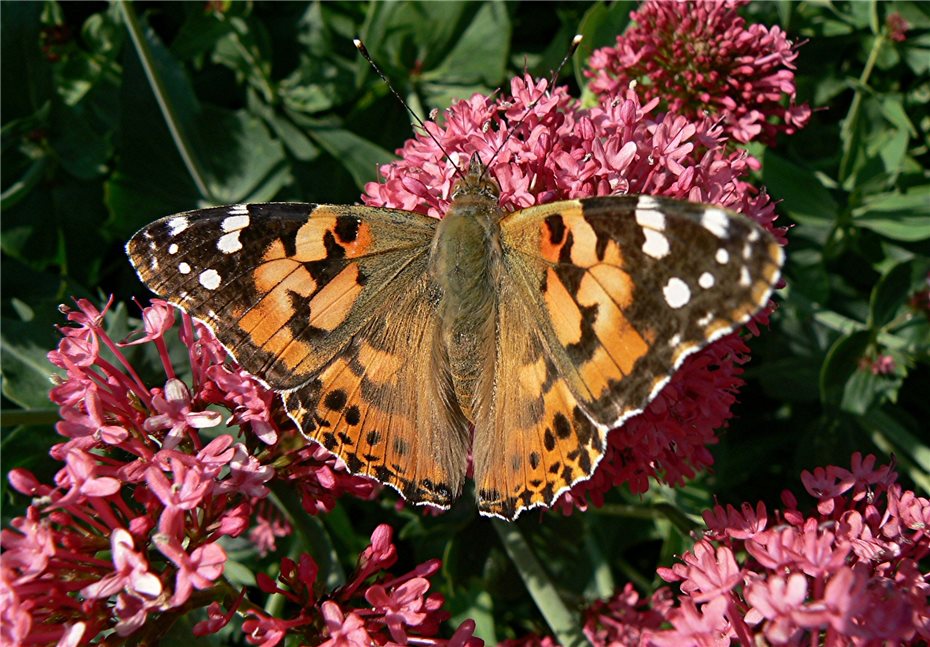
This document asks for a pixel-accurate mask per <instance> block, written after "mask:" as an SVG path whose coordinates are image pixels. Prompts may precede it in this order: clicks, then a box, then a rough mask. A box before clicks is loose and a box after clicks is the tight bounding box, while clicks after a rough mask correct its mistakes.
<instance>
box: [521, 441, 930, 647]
mask: <svg viewBox="0 0 930 647" xmlns="http://www.w3.org/2000/svg"><path fill="white" fill-rule="evenodd" d="M816 472H817V477H816V478H815V477H814V475H813V474H811V473H810V472H807V471H805V472H803V473H802V482H803V483H804V485H805V488H806V489H807V492H808V493H809V494H810V495H812V496H813V498H814V499H815V500H816V501H817V503H818V506H817V507H816V509H815V512H814V513H812V514H810V515H805V514H804V513H802V512H801V511H800V510H798V509H797V501H796V499H795V497H794V496H793V495H792V494H791V493H790V492H787V491H786V492H784V493H783V494H782V499H783V501H784V502H785V506H786V507H785V508H784V509H782V510H780V511H776V512H774V513H771V514H770V513H767V512H766V510H765V506H764V505H763V504H762V503H761V502H758V503H757V504H756V505H755V506H753V505H751V504H750V503H743V504H742V505H741V506H740V509H739V510H737V509H736V508H735V507H733V506H727V507H726V508H724V507H723V506H721V505H717V506H715V507H714V508H713V509H712V510H707V511H705V512H704V519H705V520H706V521H707V529H706V531H705V532H704V535H703V537H702V538H700V539H698V540H697V541H696V542H695V544H694V547H693V548H692V549H691V550H689V551H687V552H685V553H684V555H682V558H681V559H682V563H680V564H676V565H674V566H672V567H671V568H660V569H658V573H659V575H660V576H661V577H662V578H663V579H665V580H666V581H668V582H677V583H679V587H680V593H679V594H677V595H676V594H674V593H673V592H672V590H671V589H670V588H668V587H662V588H660V589H658V590H657V591H656V592H655V593H653V594H652V597H651V599H649V600H645V599H641V598H640V596H639V594H637V592H636V591H635V590H634V589H633V587H632V585H630V584H627V585H626V586H625V587H624V588H623V589H621V590H619V591H617V593H616V594H615V595H614V596H613V597H612V598H610V599H609V600H604V601H598V602H595V603H594V604H593V605H591V606H590V607H589V608H588V609H587V610H586V611H585V613H584V618H585V624H584V632H585V636H586V637H587V638H588V640H589V641H590V642H591V644H592V645H596V646H597V647H602V646H603V647H607V646H613V645H641V646H642V647H677V646H678V645H721V646H722V645H732V644H734V643H737V642H738V643H739V644H741V645H762V644H765V645H825V646H826V647H840V646H841V645H842V646H844V647H845V646H847V645H856V646H862V647H866V646H870V645H886V644H887V645H891V644H894V645H899V644H914V645H917V644H920V645H923V644H927V642H928V640H930V582H928V577H927V573H926V569H925V568H922V565H923V561H924V560H926V558H927V555H928V554H930V533H928V528H930V500H928V499H926V498H923V497H918V496H917V495H916V494H914V492H911V491H903V490H902V488H901V486H900V485H899V484H898V483H897V482H896V481H897V475H896V474H895V473H894V472H893V471H892V469H891V466H888V465H885V466H881V467H878V468H876V467H875V457H874V456H867V457H865V458H863V457H862V456H861V455H860V454H858V453H856V454H853V456H852V461H851V469H844V468H841V467H837V466H832V465H831V466H828V467H825V468H818V469H817V470H816ZM827 500H830V501H831V505H823V504H824V503H825V502H826V501H827ZM506 644H507V645H509V646H511V647H517V646H520V647H531V646H532V647H535V646H538V645H545V644H553V642H552V641H551V639H550V638H541V637H539V636H527V637H526V638H523V639H521V640H515V641H508V642H507V643H506Z"/></svg>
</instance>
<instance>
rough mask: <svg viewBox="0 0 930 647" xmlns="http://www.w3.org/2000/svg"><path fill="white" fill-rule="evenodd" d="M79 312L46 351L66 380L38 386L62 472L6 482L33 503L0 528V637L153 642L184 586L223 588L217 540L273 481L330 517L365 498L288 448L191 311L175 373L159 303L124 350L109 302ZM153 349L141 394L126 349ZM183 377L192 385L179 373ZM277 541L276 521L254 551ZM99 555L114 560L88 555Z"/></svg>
mask: <svg viewBox="0 0 930 647" xmlns="http://www.w3.org/2000/svg"><path fill="white" fill-rule="evenodd" d="M76 303H77V309H76V310H72V309H69V308H63V310H62V311H63V312H64V313H65V315H66V316H67V318H68V320H69V321H70V322H71V323H72V325H71V326H66V327H63V328H62V329H61V333H62V340H61V343H60V344H59V347H58V348H57V349H56V350H54V351H52V352H50V353H49V354H48V356H49V359H50V360H51V362H52V363H53V364H55V365H56V366H58V367H59V368H60V369H62V370H63V371H64V377H62V378H60V379H59V380H58V383H57V385H56V386H55V387H54V388H53V389H52V391H51V393H50V398H51V400H52V401H53V402H54V403H56V404H57V405H58V406H59V408H60V411H61V418H62V420H61V422H59V423H58V425H57V426H56V429H57V431H58V432H59V433H60V434H61V435H62V436H63V437H64V442H62V443H60V444H58V445H56V446H55V447H54V448H53V449H52V451H51V455H52V457H53V458H55V459H57V460H60V461H62V463H63V466H62V468H61V469H60V470H59V472H58V474H57V475H56V476H55V484H54V486H50V485H45V484H42V483H40V482H39V481H38V480H37V479H36V478H35V477H34V476H33V475H32V474H30V473H29V472H27V471H25V470H21V469H20V470H13V471H12V472H11V473H10V475H9V480H10V484H11V485H12V486H13V488H14V489H15V490H17V491H18V492H21V493H22V494H25V495H27V496H30V497H32V499H33V500H32V504H31V505H30V506H29V508H28V509H27V512H26V514H25V515H24V516H22V517H18V518H16V519H14V520H13V521H12V522H11V524H10V528H5V529H3V531H2V534H0V546H2V548H3V551H4V552H3V564H2V578H0V606H2V609H0V614H2V617H3V622H4V629H3V631H4V634H3V640H4V642H5V643H9V644H44V643H49V642H52V643H54V642H56V641H59V644H63V645H64V644H74V645H78V644H80V645H84V644H89V643H90V642H93V641H99V640H100V637H101V636H102V635H103V632H112V631H115V632H116V634H117V635H119V636H129V635H132V634H136V633H137V632H145V633H146V634H147V636H146V639H154V637H157V635H159V633H160V632H161V631H164V630H165V629H167V628H168V627H170V624H171V623H170V622H159V620H160V619H161V618H163V617H167V618H169V619H170V618H174V617H177V615H178V610H180V609H185V610H186V608H187V606H189V605H191V601H192V600H193V599H194V597H195V596H194V595H193V592H194V591H195V590H197V591H204V590H208V589H211V588H213V587H224V586H226V587H228V585H225V584H224V582H223V581H222V574H223V570H224V567H225V564H226V552H225V550H224V549H223V548H222V547H221V546H220V545H219V543H218V542H219V541H221V540H223V539H224V538H225V537H237V536H240V535H242V534H243V533H245V532H246V531H247V530H248V529H249V528H250V526H251V525H252V524H253V522H252V521H251V520H252V518H253V516H254V517H257V516H258V515H257V514H256V511H257V509H258V508H259V507H260V506H263V507H261V509H262V510H263V512H262V515H263V517H262V518H267V516H268V515H269V513H268V512H267V507H268V499H267V497H268V494H269V492H270V490H269V488H268V483H269V482H271V481H273V480H275V479H280V480H282V481H285V482H287V483H288V485H291V484H293V485H294V486H295V488H294V489H296V491H297V492H298V493H299V495H300V497H301V501H302V503H303V506H304V508H305V509H306V510H307V511H309V512H311V513H317V512H321V511H325V510H330V509H332V507H333V506H334V505H335V502H336V499H337V498H338V497H339V496H341V495H343V494H353V495H355V496H362V497H367V496H370V495H371V494H372V492H373V491H374V487H373V486H372V483H371V482H370V481H369V480H367V479H363V478H359V477H355V476H352V475H350V474H348V473H347V471H346V469H345V467H344V466H343V465H340V464H338V463H337V461H336V459H335V458H333V457H332V456H330V455H328V454H326V452H324V451H322V450H320V448H318V447H316V446H314V447H309V446H308V445H307V443H306V442H305V441H303V440H302V439H300V437H299V432H298V431H297V429H296V428H295V427H294V425H293V424H291V423H290V422H289V421H288V420H287V419H286V418H285V417H283V416H276V415H275V413H274V411H273V406H274V403H275V402H276V399H275V396H274V394H273V393H271V392H269V391H267V390H266V389H264V387H262V386H261V385H260V384H259V383H258V382H257V381H255V380H254V379H252V378H251V377H249V376H248V375H247V374H245V373H243V372H242V371H241V370H239V369H238V367H236V366H235V365H234V364H233V363H232V362H228V360H227V356H226V352H225V350H224V349H223V348H222V346H221V345H220V344H219V343H218V342H217V341H216V339H215V338H214V337H213V336H212V334H211V333H210V331H209V330H208V329H207V328H206V327H204V326H202V325H200V324H197V323H195V322H193V321H192V320H191V319H190V317H188V316H187V315H183V314H182V315H181V317H180V338H181V342H182V345H183V348H184V349H185V350H186V351H187V358H188V360H189V367H186V368H182V367H177V368H176V367H175V366H174V365H173V363H172V359H171V357H170V356H169V354H168V352H167V343H166V341H165V336H166V335H168V334H169V333H170V332H171V331H172V330H175V328H173V327H172V326H173V324H174V322H175V319H176V317H175V314H174V311H173V310H172V309H171V307H170V306H168V304H166V303H165V302H163V301H160V300H154V301H153V302H152V304H151V305H150V306H148V307H146V308H144V309H143V312H142V319H143V328H144V329H143V331H140V333H139V334H138V335H134V336H133V340H132V341H129V342H123V343H117V342H115V341H114V340H113V339H112V338H111V337H110V335H109V333H108V332H107V330H106V328H105V326H104V320H105V316H106V313H107V310H108V309H109V307H110V305H111V302H108V303H107V304H106V306H105V307H104V308H103V309H102V310H100V309H98V308H97V307H95V306H94V305H93V304H92V303H90V302H89V301H86V300H84V299H79V300H77V302H76ZM152 346H154V349H155V353H154V354H153V355H154V356H157V358H158V361H160V362H161V364H162V368H163V369H164V373H165V377H164V378H163V381H162V383H163V384H164V387H163V388H149V387H147V386H146V384H145V383H144V382H143V381H142V379H141V378H140V377H139V371H138V370H136V368H135V367H134V366H133V364H132V363H131V362H130V361H129V358H128V357H127V355H126V354H125V353H124V350H125V351H126V352H131V353H136V352H138V351H141V350H145V349H146V347H152ZM188 373H189V374H190V375H191V378H190V384H188V383H186V382H184V381H182V380H181V379H179V378H178V377H177V376H178V375H186V374H188ZM208 407H211V408H208ZM217 408H221V409H225V410H226V411H228V412H229V413H230V414H231V415H229V419H228V421H227V423H226V425H227V427H229V426H230V425H235V426H236V427H238V429H237V430H236V431H233V433H237V432H238V433H239V434H240V435H241V436H242V442H237V441H236V439H235V438H234V437H233V436H232V435H230V434H229V433H219V435H216V437H210V436H207V435H206V430H208V429H209V430H215V431H219V429H217V428H218V427H220V425H221V424H222V423H223V418H224V416H223V415H222V414H221V413H220V412H219V411H217V410H216V409H217ZM279 421H280V422H279ZM249 431H253V432H255V433H254V434H250V433H248V432H249ZM257 436H260V437H257ZM269 443H270V444H269ZM275 467H277V469H275ZM255 523H258V525H261V521H260V520H259V521H257V522H255ZM288 532H290V526H289V525H286V524H284V525H281V524H278V525H276V526H275V528H274V529H273V531H272V535H271V539H269V538H268V536H267V534H266V535H265V536H263V538H262V542H263V543H262V547H263V548H266V549H267V548H269V547H273V537H274V536H282V535H283V534H286V533H288ZM106 550H109V551H110V557H108V558H106V559H102V558H100V557H99V556H98V554H99V553H100V552H101V551H106ZM159 554H160V555H161V556H163V557H160V556H159ZM208 598H209V596H201V597H200V598H198V600H202V601H200V602H198V603H199V604H201V605H204V606H205V605H207V604H208V603H209V599H208ZM191 608H193V606H191ZM214 624H218V623H217V622H216V621H214Z"/></svg>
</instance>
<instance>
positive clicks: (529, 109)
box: [481, 34, 583, 177]
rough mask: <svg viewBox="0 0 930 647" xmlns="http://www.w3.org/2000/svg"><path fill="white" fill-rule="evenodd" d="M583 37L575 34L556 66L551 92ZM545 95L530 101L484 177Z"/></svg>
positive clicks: (550, 82)
mask: <svg viewBox="0 0 930 647" xmlns="http://www.w3.org/2000/svg"><path fill="white" fill-rule="evenodd" d="M582 39H583V36H582V35H581V34H575V37H574V38H572V44H571V45H569V46H568V51H567V52H565V56H563V57H562V62H561V63H559V65H558V67H556V68H555V70H553V71H552V76H551V77H549V92H552V88H554V87H555V82H556V81H558V80H559V73H560V72H561V71H562V68H563V67H565V64H566V63H568V59H570V58H571V57H572V56H573V55H574V54H575V51H576V50H577V49H578V46H579V45H581V41H582ZM544 96H546V93H545V92H544V93H542V94H540V95H539V96H538V97H536V98H535V99H533V101H532V103H530V105H528V106H527V107H526V111H524V113H523V116H522V117H520V120H519V121H517V123H516V124H514V127H513V128H511V129H510V132H509V133H507V137H506V138H504V141H502V142H501V145H500V146H498V147H497V150H496V151H494V154H493V155H492V156H491V159H489V160H488V162H487V164H485V165H484V171H482V173H481V175H482V177H483V176H484V174H485V173H486V172H487V170H488V169H489V168H490V167H491V163H492V162H494V160H495V159H497V156H498V154H500V152H501V151H502V150H504V146H506V145H507V142H509V141H510V138H511V137H513V134H514V133H515V132H516V131H517V129H518V128H519V127H520V125H521V124H522V123H523V122H524V121H525V120H526V118H527V117H529V116H530V113H531V112H532V111H533V108H535V107H536V104H537V103H539V102H540V101H541V100H542V98H543V97H544Z"/></svg>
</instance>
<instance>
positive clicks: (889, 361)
mask: <svg viewBox="0 0 930 647" xmlns="http://www.w3.org/2000/svg"><path fill="white" fill-rule="evenodd" d="M896 368H897V365H896V364H895V361H894V357H892V356H891V355H879V356H878V357H876V358H875V361H873V362H872V366H871V367H870V369H871V371H872V375H893V374H894V372H895V369H896Z"/></svg>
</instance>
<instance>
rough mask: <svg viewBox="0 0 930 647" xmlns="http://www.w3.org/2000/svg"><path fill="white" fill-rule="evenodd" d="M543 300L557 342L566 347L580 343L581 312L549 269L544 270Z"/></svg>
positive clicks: (553, 271)
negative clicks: (544, 286) (544, 290)
mask: <svg viewBox="0 0 930 647" xmlns="http://www.w3.org/2000/svg"><path fill="white" fill-rule="evenodd" d="M543 298H544V299H545V300H546V309H547V310H548V312H549V317H550V319H551V320H552V327H553V329H554V330H555V334H556V337H558V339H559V342H560V343H561V344H562V345H563V346H568V345H569V344H576V343H578V342H579V341H581V311H580V310H578V304H576V303H575V299H574V298H572V295H571V294H569V293H568V290H566V289H565V286H564V285H563V284H562V280H561V279H560V278H559V277H558V275H557V274H556V273H555V270H553V269H552V268H551V267H550V268H547V269H546V292H545V294H544V295H543Z"/></svg>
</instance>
